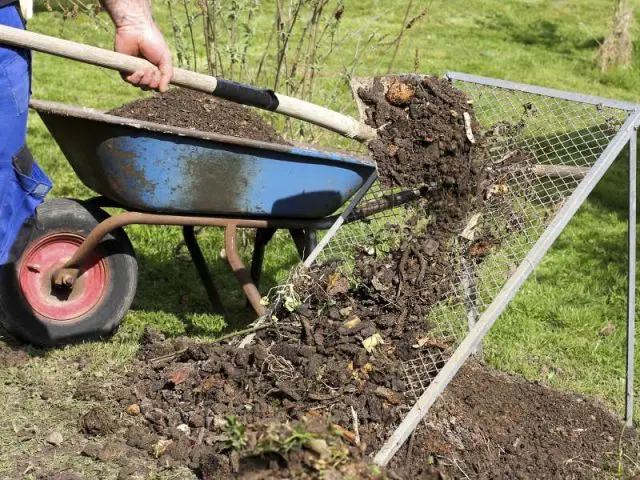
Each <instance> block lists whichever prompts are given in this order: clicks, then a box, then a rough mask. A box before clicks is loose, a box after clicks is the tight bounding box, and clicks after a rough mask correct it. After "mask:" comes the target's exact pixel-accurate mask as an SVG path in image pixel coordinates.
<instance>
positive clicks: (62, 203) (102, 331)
mask: <svg viewBox="0 0 640 480" xmlns="http://www.w3.org/2000/svg"><path fill="white" fill-rule="evenodd" d="M108 217H109V215H108V214H107V213H106V212H105V211H104V210H101V209H100V208H97V207H93V206H91V205H90V204H88V203H83V202H79V201H76V200H70V199H52V200H48V201H46V202H44V203H43V204H41V205H40V206H39V207H38V210H37V223H38V228H37V229H36V230H35V231H34V233H33V234H31V235H30V238H27V239H26V240H24V239H20V237H19V239H18V240H16V243H17V244H16V245H14V247H13V250H14V251H18V252H21V253H20V256H22V255H23V254H24V253H25V252H26V251H28V247H29V246H30V245H33V244H34V243H35V242H37V241H38V240H39V239H41V238H43V237H44V236H46V235H50V234H52V233H72V234H76V235H80V236H82V237H86V236H87V235H88V234H89V232H90V231H91V230H92V229H93V228H94V227H95V226H96V225H98V223H99V222H101V221H102V220H105V219H106V218H108ZM98 253H99V255H100V258H101V259H102V260H104V261H105V262H106V265H107V266H108V268H109V275H108V276H107V278H108V280H107V284H106V285H105V288H104V290H103V295H102V300H101V301H100V302H99V303H98V304H97V305H96V306H95V307H93V309H92V310H91V311H89V312H87V313H86V314H84V315H83V316H81V317H79V318H77V319H74V320H73V321H72V322H62V321H50V320H48V319H46V318H42V317H40V316H39V315H38V314H37V313H35V312H34V311H33V310H32V308H31V307H30V305H29V303H28V302H27V300H26V299H25V297H24V296H23V294H22V290H21V287H20V283H19V281H18V268H17V266H18V265H20V260H17V261H16V262H15V263H9V264H6V265H2V266H0V323H1V324H2V326H3V327H5V328H6V329H7V330H8V331H9V332H10V333H11V334H13V335H14V336H16V337H17V338H19V339H21V340H23V341H25V342H27V343H31V344H34V345H38V346H43V347H51V346H60V345H65V344H69V343H76V342H80V341H85V340H96V339H100V338H104V337H106V336H108V335H110V334H111V333H113V332H114V331H115V329H116V328H117V327H118V325H120V322H122V319H123V318H124V317H125V315H126V313H127V311H128V310H129V307H130V306H131V303H132V302H133V298H134V296H135V292H136V287H137V283H138V263H137V261H136V257H135V253H134V250H133V247H132V245H131V242H130V241H129V238H128V237H127V235H126V233H125V232H124V230H122V229H118V230H116V231H114V232H112V233H111V234H109V235H107V236H106V237H105V238H104V239H103V240H102V242H101V243H100V246H99V247H98Z"/></svg>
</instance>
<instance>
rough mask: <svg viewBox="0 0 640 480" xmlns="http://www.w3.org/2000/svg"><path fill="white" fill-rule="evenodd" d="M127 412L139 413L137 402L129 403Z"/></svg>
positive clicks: (130, 413)
mask: <svg viewBox="0 0 640 480" xmlns="http://www.w3.org/2000/svg"><path fill="white" fill-rule="evenodd" d="M127 413H128V414H129V415H132V416H134V415H140V405H138V404H137V403H134V404H133V405H129V406H128V407H127Z"/></svg>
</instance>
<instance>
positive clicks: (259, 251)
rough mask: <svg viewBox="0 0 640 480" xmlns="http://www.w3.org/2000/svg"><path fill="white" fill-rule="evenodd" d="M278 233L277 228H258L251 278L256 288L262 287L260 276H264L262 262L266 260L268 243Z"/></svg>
mask: <svg viewBox="0 0 640 480" xmlns="http://www.w3.org/2000/svg"><path fill="white" fill-rule="evenodd" d="M274 233H276V229H275V228H258V229H256V240H255V242H254V244H253V258H252V259H251V278H253V283H254V284H255V285H256V288H260V277H261V276H262V263H263V262H264V251H265V248H266V246H267V244H268V243H269V242H270V241H271V239H272V238H273V235H274Z"/></svg>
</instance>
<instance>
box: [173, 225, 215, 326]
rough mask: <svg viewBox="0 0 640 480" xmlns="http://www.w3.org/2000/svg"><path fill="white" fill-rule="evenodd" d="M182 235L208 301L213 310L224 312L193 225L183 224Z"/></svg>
mask: <svg viewBox="0 0 640 480" xmlns="http://www.w3.org/2000/svg"><path fill="white" fill-rule="evenodd" d="M182 236H183V237H184V243H185V245H186V246H187V248H188V249H189V254H190V255H191V260H192V261H193V265H194V266H195V267H196V270H197V271H198V275H199V276H200V281H201V282H202V286H203V287H204V289H205V290H206V292H207V296H208V297H209V301H210V302H211V305H212V306H213V310H214V311H215V312H218V313H224V306H223V305H222V300H221V299H220V295H219V294H218V290H217V289H216V286H215V284H214V283H213V278H212V277H211V272H210V271H209V268H208V267H207V262H206V260H205V259H204V255H202V250H201V249H200V245H198V239H197V238H196V236H195V234H194V232H193V225H185V226H184V227H182Z"/></svg>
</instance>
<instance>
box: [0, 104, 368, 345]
mask: <svg viewBox="0 0 640 480" xmlns="http://www.w3.org/2000/svg"><path fill="white" fill-rule="evenodd" d="M31 107H32V108H33V109H35V110H36V111H37V112H38V114H39V116H40V117H41V118H42V120H43V121H44V123H45V125H46V126H47V128H48V129H49V131H50V132H51V134H52V136H53V138H54V139H55V141H56V142H57V143H58V145H59V146H60V148H61V150H62V152H63V153H64V155H65V157H66V158H67V160H68V161H69V163H70V164H71V166H72V168H73V169H74V171H75V173H76V174H77V175H78V177H79V178H80V180H81V181H82V182H83V183H84V184H85V185H86V186H88V187H89V188H91V189H92V190H93V191H95V192H97V193H98V194H99V195H98V196H96V197H93V198H90V199H88V200H83V201H79V200H71V199H53V200H50V201H47V202H45V203H44V204H42V205H41V207H40V208H39V210H38V223H39V225H40V228H38V229H37V230H36V233H35V234H34V235H33V237H32V238H31V239H30V241H29V243H28V245H26V246H25V249H24V251H23V253H22V256H21V258H20V259H19V261H18V262H16V265H15V271H16V275H5V281H4V282H3V283H4V287H3V290H5V292H4V294H3V295H2V297H3V300H2V308H3V310H4V313H5V315H4V318H5V323H8V325H7V326H8V328H9V329H10V330H11V331H12V332H13V333H15V334H17V335H18V336H20V337H21V338H23V339H26V340H28V341H30V342H32V343H37V344H44V345H50V344H59V343H67V342H69V341H77V340H81V339H87V338H94V337H99V336H104V335H106V334H108V333H109V332H111V331H113V330H114V329H115V328H116V327H117V326H118V324H119V323H120V322H121V321H122V319H123V317H124V316H125V314H126V312H127V311H128V309H129V307H130V306H131V303H132V301H133V298H134V296H135V291H136V284H137V263H136V259H135V254H134V250H133V247H132V245H131V242H130V241H129V239H128V237H127V235H126V233H125V231H124V230H123V228H122V227H125V226H127V225H132V224H148V225H179V226H182V227H183V236H184V241H185V244H186V246H187V248H188V250H189V253H190V255H191V258H192V260H193V263H194V264H195V267H196V269H197V272H198V274H199V277H200V279H201V281H202V283H203V285H204V288H205V290H206V292H207V294H208V296H209V298H210V300H211V302H212V304H213V306H214V308H216V309H220V307H221V305H222V304H221V300H220V296H219V295H218V292H217V290H216V287H215V284H214V281H213V279H212V276H211V273H210V271H209V269H208V268H207V265H206V263H205V260H204V257H203V254H202V251H201V249H200V247H199V245H198V241H197V237H196V235H195V234H194V227H196V226H202V227H211V226H215V227H222V228H224V230H225V233H224V241H225V250H226V258H227V260H228V262H229V264H230V266H231V269H232V270H233V273H234V274H235V276H236V277H237V279H238V281H239V282H240V284H241V286H242V288H243V290H244V292H245V294H246V296H247V298H248V301H249V303H250V304H251V306H252V307H253V309H254V310H255V313H256V314H257V315H263V314H264V313H265V307H264V306H263V305H261V303H260V300H261V295H260V293H259V290H258V287H257V284H258V282H259V278H260V272H261V269H262V258H263V255H264V249H265V246H266V243H267V242H268V241H269V239H270V238H271V236H272V235H273V233H274V232H275V231H276V230H278V229H288V230H289V231H290V232H291V236H292V237H293V239H294V241H295V244H296V247H297V249H298V252H299V254H300V256H301V258H305V257H306V256H307V255H309V253H311V251H312V250H313V249H314V248H315V246H316V231H317V230H320V229H323V228H328V227H330V226H331V225H332V224H333V223H334V221H335V219H336V218H337V217H330V215H331V214H332V213H334V212H336V210H338V209H339V208H340V207H342V206H343V205H344V204H345V202H347V200H349V199H350V198H351V197H353V196H354V194H356V192H358V190H361V189H363V186H365V184H367V185H370V184H371V183H372V181H373V179H374V178H375V176H376V167H375V164H374V163H373V162H372V161H371V160H370V159H368V158H365V157H359V156H356V155H353V154H343V153H336V152H326V151H320V150H316V149H313V148H309V147H304V146H290V145H280V144H272V143H264V142H258V141H253V140H248V139H243V138H236V137H229V136H224V135H218V134H213V133H205V132H199V131H193V130H187V129H182V128H175V127H168V126H165V125H160V124H155V123H150V122H141V121H138V120H131V119H126V118H120V117H116V116H112V115H108V114H105V113H102V112H99V111H95V110H91V109H87V108H79V107H73V106H69V105H64V104H59V103H53V102H46V101H37V100H33V101H32V102H31ZM367 189H368V186H367ZM365 191H366V190H363V191H362V192H360V193H361V195H360V198H361V197H362V195H364V193H365ZM104 207H117V208H120V209H123V210H126V211H125V212H124V213H119V214H116V215H114V216H109V215H108V214H107V213H106V212H105V211H104V210H103V208H104ZM240 228H254V229H258V233H257V235H256V244H255V248H254V252H253V261H252V265H251V270H248V269H247V267H245V265H244V264H243V262H242V260H241V258H240V255H239V253H238V248H237V242H236V238H237V231H238V229H240ZM16 292H21V294H20V295H15V293H16ZM12 293H13V294H12Z"/></svg>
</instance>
